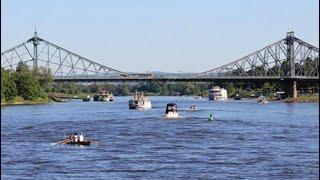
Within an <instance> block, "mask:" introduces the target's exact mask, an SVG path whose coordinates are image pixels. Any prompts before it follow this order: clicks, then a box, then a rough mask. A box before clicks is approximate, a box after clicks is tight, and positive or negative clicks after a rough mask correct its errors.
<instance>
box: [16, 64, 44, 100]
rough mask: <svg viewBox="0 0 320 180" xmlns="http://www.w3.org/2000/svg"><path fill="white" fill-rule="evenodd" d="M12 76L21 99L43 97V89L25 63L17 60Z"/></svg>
mask: <svg viewBox="0 0 320 180" xmlns="http://www.w3.org/2000/svg"><path fill="white" fill-rule="evenodd" d="M13 76H14V82H15V84H16V87H17V91H18V95H19V96H21V97H22V98H23V99H25V100H33V99H35V98H37V97H44V90H43V89H42V88H41V86H40V84H39V81H38V79H37V78H36V77H35V75H34V74H33V73H32V71H31V70H29V68H28V66H27V65H26V64H24V63H23V62H19V63H18V65H17V68H16V72H14V73H13Z"/></svg>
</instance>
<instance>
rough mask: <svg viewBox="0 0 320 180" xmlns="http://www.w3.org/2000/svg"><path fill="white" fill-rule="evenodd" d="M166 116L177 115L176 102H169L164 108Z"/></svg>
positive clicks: (175, 116) (171, 117)
mask: <svg viewBox="0 0 320 180" xmlns="http://www.w3.org/2000/svg"><path fill="white" fill-rule="evenodd" d="M165 117H166V118H168V119H175V118H178V117H179V114H178V108H177V104H174V103H169V104H167V108H166V116H165Z"/></svg>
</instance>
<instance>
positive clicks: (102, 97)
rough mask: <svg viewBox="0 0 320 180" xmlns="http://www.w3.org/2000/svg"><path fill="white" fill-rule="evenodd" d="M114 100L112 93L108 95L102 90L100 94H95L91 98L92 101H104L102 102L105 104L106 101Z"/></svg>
mask: <svg viewBox="0 0 320 180" xmlns="http://www.w3.org/2000/svg"><path fill="white" fill-rule="evenodd" d="M113 100H114V96H113V94H112V93H109V92H107V91H105V90H102V91H101V92H100V94H96V95H94V96H93V101H104V102H107V101H113Z"/></svg>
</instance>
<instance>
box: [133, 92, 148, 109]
mask: <svg viewBox="0 0 320 180" xmlns="http://www.w3.org/2000/svg"><path fill="white" fill-rule="evenodd" d="M150 108H152V105H151V102H150V101H149V100H148V98H147V97H145V96H143V93H142V92H141V93H137V92H136V94H135V95H134V96H133V97H132V99H130V100H129V109H150Z"/></svg>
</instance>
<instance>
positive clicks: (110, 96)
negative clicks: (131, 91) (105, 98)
mask: <svg viewBox="0 0 320 180" xmlns="http://www.w3.org/2000/svg"><path fill="white" fill-rule="evenodd" d="M113 100H114V96H113V94H112V93H110V94H109V101H113Z"/></svg>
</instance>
